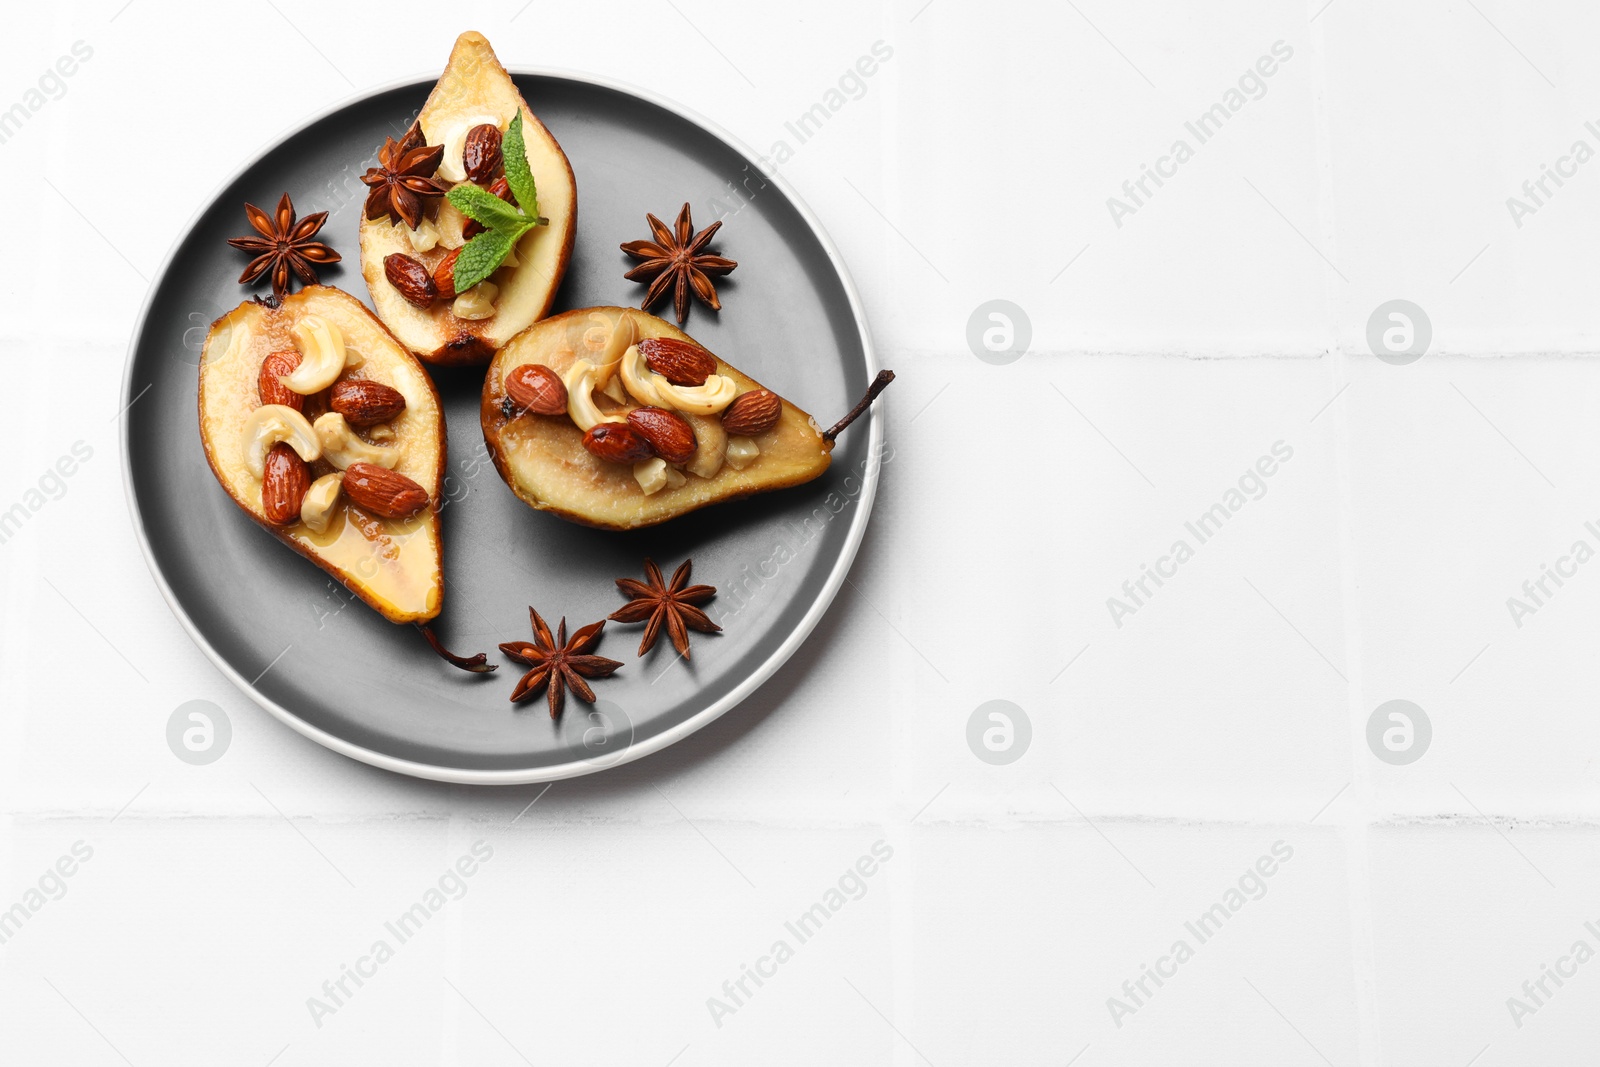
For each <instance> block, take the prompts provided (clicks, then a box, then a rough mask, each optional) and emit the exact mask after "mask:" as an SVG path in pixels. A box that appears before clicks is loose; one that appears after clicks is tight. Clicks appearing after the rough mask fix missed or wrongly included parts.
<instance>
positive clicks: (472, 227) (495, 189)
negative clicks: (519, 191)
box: [461, 174, 517, 240]
mask: <svg viewBox="0 0 1600 1067" xmlns="http://www.w3.org/2000/svg"><path fill="white" fill-rule="evenodd" d="M489 192H490V193H492V194H494V195H495V196H498V197H499V198H500V199H501V200H504V201H505V202H506V203H508V204H510V205H511V206H512V207H515V206H516V204H517V198H516V197H514V196H512V195H511V185H510V184H509V183H508V182H507V181H506V176H505V175H504V174H502V175H500V177H498V178H496V179H495V180H494V182H493V183H492V184H490V186H489ZM483 229H484V227H483V223H481V222H479V221H478V220H477V219H468V220H467V224H466V225H465V226H463V227H462V228H461V236H463V237H465V238H467V239H468V240H471V239H472V238H474V237H476V236H478V234H480V233H482V232H483Z"/></svg>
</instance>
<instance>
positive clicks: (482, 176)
mask: <svg viewBox="0 0 1600 1067" xmlns="http://www.w3.org/2000/svg"><path fill="white" fill-rule="evenodd" d="M500 143H501V135H500V127H498V126H495V125H493V124H492V123H488V122H485V123H483V124H482V125H480V126H474V127H472V129H470V130H468V131H467V140H466V143H465V144H463V145H462V146H461V167H462V169H463V170H465V171H466V172H467V181H469V182H477V183H478V184H479V185H482V184H484V183H485V182H488V181H492V180H493V179H494V176H495V175H496V174H499V173H500V171H501V168H502V165H503V164H504V163H505V154H504V153H503V152H502V151H501V148H500Z"/></svg>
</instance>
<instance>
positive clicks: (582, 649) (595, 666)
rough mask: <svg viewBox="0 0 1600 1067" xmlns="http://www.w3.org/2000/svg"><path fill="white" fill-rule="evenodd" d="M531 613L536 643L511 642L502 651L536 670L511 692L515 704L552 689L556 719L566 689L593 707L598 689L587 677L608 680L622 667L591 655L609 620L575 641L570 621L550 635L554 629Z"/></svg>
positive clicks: (552, 712)
mask: <svg viewBox="0 0 1600 1067" xmlns="http://www.w3.org/2000/svg"><path fill="white" fill-rule="evenodd" d="M528 614H529V615H530V616H531V617H532V619H533V634H534V638H535V640H533V641H508V642H506V643H505V644H503V645H501V646H500V651H501V652H504V653H505V654H506V655H508V656H510V657H511V658H512V659H514V660H516V661H517V662H518V663H526V664H528V665H529V666H530V667H532V668H533V669H532V670H530V671H529V672H528V673H527V674H525V675H523V676H522V681H520V682H518V683H517V688H516V689H514V690H513V691H512V693H511V702H512V703H513V704H515V703H518V702H519V701H522V700H526V699H527V698H528V697H530V696H535V695H537V694H538V692H539V690H541V689H544V688H546V687H548V689H549V699H550V717H551V718H552V719H553V718H555V717H556V716H557V715H560V714H561V702H562V700H563V698H564V696H565V693H566V690H567V689H568V688H571V690H572V692H573V693H574V694H575V695H576V696H577V697H578V698H579V699H581V700H585V701H587V702H588V703H590V704H593V703H594V690H593V689H590V688H589V683H588V682H586V681H584V679H585V678H605V677H607V676H609V675H610V674H612V673H613V672H614V671H616V669H617V668H618V667H620V666H622V664H621V663H619V662H617V661H616V660H614V659H606V658H605V657H604V656H591V655H589V654H588V652H589V650H590V649H592V648H594V646H595V645H597V644H599V643H600V632H601V631H602V630H604V629H605V626H606V624H605V620H603V619H602V620H601V621H600V622H596V623H591V624H589V625H588V626H585V627H584V628H583V629H581V630H579V631H578V632H577V633H575V634H573V635H572V640H570V641H569V640H567V620H566V619H562V620H561V626H560V628H559V629H558V630H557V631H556V635H555V636H554V637H551V636H550V627H549V626H547V625H545V621H544V620H543V619H541V618H540V617H539V613H538V612H537V611H535V610H533V608H531V607H530V608H529V609H528Z"/></svg>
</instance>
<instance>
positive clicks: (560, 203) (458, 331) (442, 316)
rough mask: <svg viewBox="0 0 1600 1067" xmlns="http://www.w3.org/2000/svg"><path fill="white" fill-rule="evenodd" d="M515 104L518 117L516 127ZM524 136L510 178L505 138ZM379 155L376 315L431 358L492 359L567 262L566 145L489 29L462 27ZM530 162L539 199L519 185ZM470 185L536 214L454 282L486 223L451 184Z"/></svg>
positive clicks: (373, 216)
mask: <svg viewBox="0 0 1600 1067" xmlns="http://www.w3.org/2000/svg"><path fill="white" fill-rule="evenodd" d="M518 114H520V115H521V116H522V122H521V124H520V127H519V128H518V129H517V130H516V131H515V132H514V133H513V132H512V130H511V126H512V119H513V118H514V117H515V116H517V115H518ZM517 137H520V139H521V141H522V143H523V155H524V156H525V157H526V160H527V168H526V171H525V172H524V171H522V170H521V169H520V168H517V169H514V170H512V172H511V175H510V176H511V178H512V179H513V180H512V181H510V182H509V183H508V181H507V177H508V175H507V170H508V168H507V164H506V162H505V149H506V148H508V147H509V145H510V143H511V142H513V141H514V140H515V138H517ZM379 164H380V165H379V166H378V167H375V168H373V169H372V170H370V171H368V172H367V176H366V177H364V178H363V179H362V180H363V181H364V182H365V183H366V184H367V186H368V188H369V195H368V198H367V203H366V208H365V210H364V211H363V213H362V222H361V273H362V276H363V277H364V278H365V279H366V282H367V288H368V289H369V290H370V291H371V293H372V304H373V307H374V308H376V309H377V312H378V317H379V318H380V319H382V320H383V323H384V325H385V326H387V327H388V328H389V330H390V331H391V332H392V333H393V334H394V335H395V337H397V338H399V340H400V343H401V344H403V345H405V346H406V347H407V348H409V349H410V350H411V351H412V352H414V353H416V354H417V356H418V357H420V358H421V359H422V360H423V361H424V362H427V363H434V364H443V365H451V366H456V365H466V364H483V363H487V362H488V361H489V358H490V357H491V356H492V355H493V354H494V353H495V351H496V350H497V349H499V348H500V346H501V345H503V344H505V343H506V342H507V341H509V340H510V339H511V338H512V337H514V336H516V334H518V333H519V332H521V331H522V330H523V329H525V328H526V327H527V326H528V324H529V323H532V322H535V321H537V320H539V319H541V318H543V317H544V316H545V314H546V313H548V312H549V310H550V306H551V303H552V302H553V301H554V300H555V295H556V289H557V288H558V287H559V286H560V285H561V279H562V277H563V276H564V275H565V274H566V270H567V263H568V261H569V260H570V259H571V257H572V243H573V238H574V235H575V233H576V230H577V210H578V193H577V183H576V181H575V179H574V178H573V174H572V166H571V164H569V163H568V162H567V157H566V154H565V153H564V152H562V150H561V146H560V145H559V144H557V143H556V139H555V138H554V137H552V136H551V135H550V131H549V130H547V129H546V128H545V127H544V124H543V123H541V122H540V121H539V119H538V118H537V117H536V116H535V115H534V113H533V111H532V110H531V109H529V107H528V105H527V102H526V101H524V100H523V99H522V94H521V93H520V92H518V90H517V86H516V84H515V83H514V82H513V81H512V80H511V76H510V75H509V74H507V73H506V69H505V68H504V67H503V66H501V65H500V61H499V60H498V59H497V58H495V54H494V50H493V49H492V48H490V47H489V42H488V40H486V39H485V38H484V36H483V35H482V34H481V33H476V32H472V31H468V32H467V33H463V34H462V35H461V36H460V37H458V38H457V39H456V43H455V48H454V49H453V50H452V51H451V53H450V61H449V62H448V63H447V64H446V65H445V68H444V73H443V74H442V75H440V77H439V82H438V84H437V85H435V86H434V88H433V92H432V93H431V94H429V96H428V100H427V103H425V104H424V105H423V107H422V111H421V112H420V113H419V114H418V116H417V121H416V124H415V125H414V126H413V127H412V128H411V131H410V132H408V133H407V134H406V136H405V138H403V139H402V140H401V141H399V142H394V141H392V140H391V141H390V142H389V143H388V144H386V145H385V146H384V148H383V150H382V151H381V152H380V154H379ZM513 167H515V164H514V163H513ZM524 173H525V174H526V176H527V178H528V179H529V181H530V183H531V184H532V185H533V186H535V187H536V189H537V196H536V197H533V198H531V199H535V201H536V202H535V203H532V204H525V203H519V202H518V200H519V197H518V195H517V194H515V193H513V190H514V189H516V188H517V185H518V183H517V181H516V180H515V179H516V177H517V176H519V175H521V174H524ZM430 185H431V186H432V187H431V188H430ZM464 185H475V186H477V187H478V188H479V189H481V190H483V191H484V192H486V193H489V194H492V195H493V196H495V197H498V198H499V199H500V200H501V201H503V202H504V203H505V204H506V205H507V206H508V208H509V209H510V210H511V211H512V212H516V211H522V212H525V213H526V214H527V217H528V218H529V219H530V220H531V219H538V220H540V221H539V222H538V224H537V225H535V226H533V227H532V229H530V230H528V231H527V232H526V233H525V234H523V235H522V236H521V237H519V238H516V240H515V243H514V245H512V247H511V254H510V256H509V258H507V259H506V260H505V261H504V264H503V265H502V266H499V267H498V268H497V269H495V270H494V271H493V273H492V274H490V275H489V276H488V277H486V278H484V279H483V280H482V281H478V282H477V283H476V284H472V285H471V287H470V288H469V289H467V290H466V291H464V292H457V290H456V287H455V285H454V282H453V280H452V277H453V275H454V274H455V268H454V264H455V262H456V259H457V258H459V257H460V255H461V254H462V249H463V248H464V246H465V245H466V244H467V242H468V241H469V240H470V239H471V238H472V237H473V236H474V235H475V233H474V231H479V232H481V226H480V225H477V224H474V220H473V219H471V218H469V217H468V216H466V215H464V214H462V212H461V210H459V209H458V207H457V205H456V203H454V202H452V201H453V200H454V199H455V198H453V197H451V196H449V195H446V194H448V193H449V191H450V190H452V189H456V188H459V187H461V186H464ZM524 198H527V197H524ZM395 257H403V258H399V259H397V258H395ZM406 261H409V263H407V262H406ZM410 264H416V266H411V265H410Z"/></svg>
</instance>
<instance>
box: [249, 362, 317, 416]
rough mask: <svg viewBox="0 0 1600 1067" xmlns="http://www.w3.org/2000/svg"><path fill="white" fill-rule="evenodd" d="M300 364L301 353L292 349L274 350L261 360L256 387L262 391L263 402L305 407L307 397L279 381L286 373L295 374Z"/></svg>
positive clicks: (298, 407) (299, 409) (299, 408)
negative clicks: (259, 374)
mask: <svg viewBox="0 0 1600 1067" xmlns="http://www.w3.org/2000/svg"><path fill="white" fill-rule="evenodd" d="M299 365H300V353H298V352H295V351H293V350H292V349H291V350H289V351H285V352H274V353H272V354H271V355H270V356H268V357H267V358H266V359H264V360H262V361H261V377H260V380H259V381H257V383H256V389H257V390H258V391H259V392H260V393H261V402H262V403H263V404H282V405H283V406H284V407H290V408H294V409H295V410H296V411H303V410H304V409H305V406H306V398H305V397H303V396H301V395H300V394H299V393H297V392H295V391H294V390H292V389H290V388H289V387H288V386H287V385H284V384H283V382H281V381H279V379H280V378H282V377H283V376H284V375H286V374H293V373H294V369H295V368H296V367H298V366H299Z"/></svg>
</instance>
